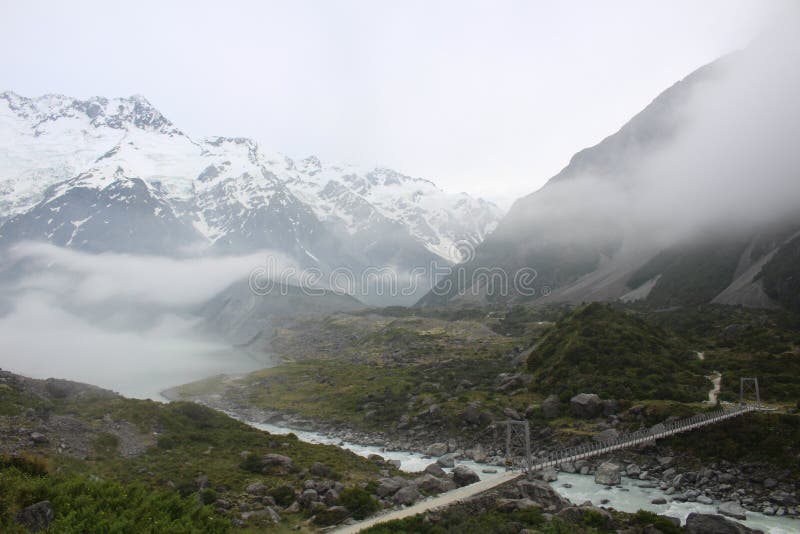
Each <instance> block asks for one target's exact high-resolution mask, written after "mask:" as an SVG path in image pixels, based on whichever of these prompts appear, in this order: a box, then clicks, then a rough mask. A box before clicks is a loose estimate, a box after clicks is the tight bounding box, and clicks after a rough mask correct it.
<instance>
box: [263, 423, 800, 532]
mask: <svg viewBox="0 0 800 534" xmlns="http://www.w3.org/2000/svg"><path fill="white" fill-rule="evenodd" d="M248 424H250V425H252V426H254V427H256V428H260V429H262V430H266V431H268V432H270V433H272V434H288V433H289V432H292V433H294V434H295V435H296V436H297V437H298V438H300V439H301V440H303V441H306V442H309V443H321V444H326V445H336V446H339V447H342V448H344V449H347V450H350V451H353V452H354V453H356V454H358V455H361V456H368V455H370V454H379V455H381V456H383V457H384V458H386V459H387V460H398V461H400V469H402V470H403V471H408V472H418V471H422V470H423V469H425V466H427V465H428V464H430V463H431V462H433V461H434V460H433V459H431V458H430V457H425V456H423V455H421V454H418V453H413V452H403V451H386V450H383V449H382V448H380V447H373V446H367V445H358V444H355V443H347V442H343V441H341V440H340V439H337V438H333V437H330V436H326V435H324V434H320V433H317V432H310V431H305V430H294V429H290V428H286V427H280V426H276V425H271V424H265V423H254V422H250V421H248ZM456 465H465V466H467V467H469V468H470V469H472V470H473V471H475V472H476V473H477V474H478V475H479V476H480V477H481V478H482V479H485V478H490V477H494V476H498V475H499V474H500V473H501V472H503V470H504V469H503V468H502V467H494V466H490V465H486V464H478V463H476V462H473V461H469V460H456ZM484 469H497V473H483V472H482V470H484ZM644 484H645V483H644V482H643V481H641V480H634V479H629V478H623V479H622V484H621V485H620V486H617V487H613V488H606V487H605V486H600V485H598V484H595V483H594V477H593V476H591V475H578V474H569V473H559V474H558V480H557V481H555V482H552V486H553V488H554V489H555V490H556V491H557V492H558V493H560V494H561V495H563V496H564V497H566V498H567V499H569V500H570V501H572V502H573V503H576V504H581V503H584V502H586V501H591V502H592V504H594V505H596V506H605V507H613V508H615V509H617V510H620V511H623V512H631V513H633V512H636V511H638V510H649V511H651V512H655V513H658V514H662V515H668V516H672V517H677V518H679V519H680V520H681V522H682V523H683V522H685V521H686V517H687V516H688V515H689V514H690V513H692V512H700V513H710V514H715V513H717V508H716V505H704V504H700V503H690V502H686V503H680V502H672V501H670V497H669V495H666V494H665V493H664V492H663V491H661V490H660V489H658V488H642V487H640V486H641V485H644ZM660 497H663V498H664V499H666V500H667V504H662V505H658V504H652V503H651V501H652V500H654V499H657V498H660ZM604 500H608V502H607V503H605V504H603V503H602V501H604ZM741 523H742V524H744V525H747V526H748V527H750V528H756V529H760V530H763V531H764V532H767V533H769V534H790V533H791V534H794V533H800V520H795V519H791V518H788V517H775V516H772V517H770V516H765V515H763V514H758V513H754V512H748V513H747V520H746V521H741Z"/></svg>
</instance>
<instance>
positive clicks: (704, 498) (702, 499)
mask: <svg viewBox="0 0 800 534" xmlns="http://www.w3.org/2000/svg"><path fill="white" fill-rule="evenodd" d="M697 502H699V503H700V504H714V499H712V498H711V497H708V496H706V495H698V496H697Z"/></svg>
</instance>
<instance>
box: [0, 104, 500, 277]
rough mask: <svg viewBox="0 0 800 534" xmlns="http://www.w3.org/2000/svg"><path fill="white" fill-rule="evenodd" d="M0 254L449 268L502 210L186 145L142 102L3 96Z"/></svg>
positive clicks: (421, 188)
mask: <svg viewBox="0 0 800 534" xmlns="http://www.w3.org/2000/svg"><path fill="white" fill-rule="evenodd" d="M0 147H2V148H0V244H3V245H8V244H10V243H14V242H18V241H20V240H40V241H47V242H51V243H54V244H57V245H60V246H65V247H74V248H78V249H81V250H85V251H90V252H103V251H114V252H126V253H146V254H156V255H170V256H185V255H196V254H227V253H244V252H252V251H256V250H261V249H274V250H278V251H281V252H284V253H289V254H290V255H291V256H292V257H294V258H295V259H297V261H298V263H299V264H300V265H302V266H317V267H322V268H330V269H332V268H336V267H348V268H354V269H358V268H363V267H367V266H371V265H377V266H390V267H396V268H401V269H408V268H411V267H413V266H417V265H420V264H421V262H428V261H433V260H437V261H440V262H448V263H449V262H453V261H455V260H457V259H458V257H457V255H456V252H455V244H456V243H457V242H460V241H468V242H470V243H478V242H480V241H481V240H482V239H483V238H484V237H485V236H486V235H487V234H488V233H489V232H490V231H491V230H492V229H493V228H494V227H495V225H496V222H497V220H498V219H499V217H500V211H499V209H498V208H497V207H496V206H494V205H493V204H491V203H489V202H487V201H484V200H481V199H474V198H471V197H470V196H468V195H466V194H464V193H461V194H449V193H445V192H444V191H442V190H440V189H439V188H437V187H436V186H435V185H434V184H433V183H431V182H429V181H427V180H423V179H419V178H412V177H409V176H405V175H403V174H400V173H398V172H395V171H392V170H390V169H374V170H362V169H358V168H356V167H353V166H350V165H329V164H324V163H322V162H320V161H319V160H318V159H317V158H315V157H310V158H307V159H305V160H302V161H293V160H291V159H289V158H287V157H285V156H283V155H280V154H269V153H266V152H264V151H263V150H262V149H261V148H260V147H259V146H258V145H257V144H256V143H255V142H253V141H252V140H250V139H244V138H223V137H213V138H207V139H199V140H197V139H193V138H191V137H190V136H188V135H187V134H186V133H184V132H183V131H182V130H180V129H179V128H178V127H177V126H176V125H174V124H173V123H172V122H170V121H169V120H168V119H167V118H165V117H164V116H163V115H162V114H161V113H160V112H159V111H158V110H157V109H155V108H154V107H153V106H152V105H151V104H150V103H149V102H148V101H147V100H145V99H144V98H142V97H140V96H134V97H131V98H118V99H106V98H101V97H95V98H91V99H88V100H78V99H74V98H69V97H65V96H60V95H47V96H43V97H40V98H25V97H22V96H19V95H16V94H14V93H11V92H5V93H2V94H0Z"/></svg>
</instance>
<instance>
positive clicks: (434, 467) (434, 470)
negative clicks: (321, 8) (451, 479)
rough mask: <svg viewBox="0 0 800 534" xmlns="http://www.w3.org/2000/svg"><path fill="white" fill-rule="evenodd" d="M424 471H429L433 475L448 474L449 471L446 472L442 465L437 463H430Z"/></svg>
mask: <svg viewBox="0 0 800 534" xmlns="http://www.w3.org/2000/svg"><path fill="white" fill-rule="evenodd" d="M424 472H425V473H428V474H429V475H433V476H435V477H444V476H447V473H445V471H444V469H442V466H440V465H439V464H437V463H432V464H430V465H429V466H428V467H426V468H425V470H424Z"/></svg>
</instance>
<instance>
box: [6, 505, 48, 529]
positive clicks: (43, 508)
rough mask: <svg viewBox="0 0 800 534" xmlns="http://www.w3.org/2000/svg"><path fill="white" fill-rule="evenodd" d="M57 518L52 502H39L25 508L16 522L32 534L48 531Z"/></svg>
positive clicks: (19, 513) (18, 514) (18, 515)
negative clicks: (32, 533) (33, 533)
mask: <svg viewBox="0 0 800 534" xmlns="http://www.w3.org/2000/svg"><path fill="white" fill-rule="evenodd" d="M54 518H55V511H54V510H53V505H52V504H50V501H39V502H37V503H36V504H32V505H30V506H28V507H26V508H23V509H22V510H20V511H19V512H17V515H16V516H15V517H14V520H15V521H16V522H17V523H19V524H20V525H22V526H23V527H25V528H26V529H28V530H29V531H31V532H38V531H40V530H46V529H47V528H48V527H49V526H50V523H52V522H53V519H54Z"/></svg>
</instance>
